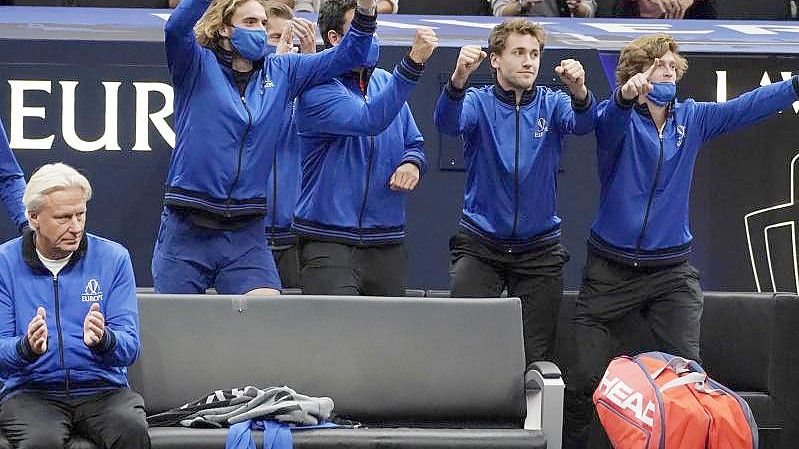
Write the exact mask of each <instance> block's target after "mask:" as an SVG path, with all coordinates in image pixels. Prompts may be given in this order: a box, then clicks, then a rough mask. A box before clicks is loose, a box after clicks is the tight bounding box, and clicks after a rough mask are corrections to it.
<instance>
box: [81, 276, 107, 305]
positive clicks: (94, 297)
mask: <svg viewBox="0 0 799 449" xmlns="http://www.w3.org/2000/svg"><path fill="white" fill-rule="evenodd" d="M80 300H81V301H82V302H99V301H102V300H103V291H102V289H101V288H100V282H99V281H97V279H94V278H92V279H89V281H88V282H86V287H84V288H83V294H82V295H80Z"/></svg>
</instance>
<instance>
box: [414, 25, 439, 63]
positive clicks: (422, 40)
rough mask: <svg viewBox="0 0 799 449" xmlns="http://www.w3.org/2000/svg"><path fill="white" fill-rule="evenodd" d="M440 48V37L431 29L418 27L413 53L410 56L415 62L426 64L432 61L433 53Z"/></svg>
mask: <svg viewBox="0 0 799 449" xmlns="http://www.w3.org/2000/svg"><path fill="white" fill-rule="evenodd" d="M436 47H438V36H437V35H436V32H435V31H434V30H433V29H432V28H429V27H417V28H416V35H415V36H414V37H413V45H412V46H411V52H410V53H409V54H408V56H410V58H411V59H412V60H413V62H415V63H417V64H424V63H425V62H427V60H428V59H430V56H431V55H432V54H433V51H434V50H435V49H436Z"/></svg>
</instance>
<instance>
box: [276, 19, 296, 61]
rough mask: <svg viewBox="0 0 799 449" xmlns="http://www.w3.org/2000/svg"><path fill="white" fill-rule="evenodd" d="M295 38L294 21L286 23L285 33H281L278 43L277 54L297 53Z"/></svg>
mask: <svg viewBox="0 0 799 449" xmlns="http://www.w3.org/2000/svg"><path fill="white" fill-rule="evenodd" d="M293 39H294V25H293V24H292V22H289V23H286V26H285V27H284V28H283V34H281V35H280V42H278V44H277V49H276V50H275V54H277V55H282V54H285V53H296V51H297V48H296V47H294V43H293V42H292V41H293Z"/></svg>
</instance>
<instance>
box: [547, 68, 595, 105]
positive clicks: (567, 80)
mask: <svg viewBox="0 0 799 449" xmlns="http://www.w3.org/2000/svg"><path fill="white" fill-rule="evenodd" d="M555 73H556V74H557V75H558V77H560V80H561V81H562V82H563V84H565V85H566V87H567V88H568V89H569V91H570V92H571V94H572V96H574V98H575V99H576V100H578V101H584V100H585V98H586V97H587V96H588V88H587V87H585V69H583V65H582V64H581V63H580V61H577V60H574V59H564V60H563V61H560V65H558V66H556V67H555Z"/></svg>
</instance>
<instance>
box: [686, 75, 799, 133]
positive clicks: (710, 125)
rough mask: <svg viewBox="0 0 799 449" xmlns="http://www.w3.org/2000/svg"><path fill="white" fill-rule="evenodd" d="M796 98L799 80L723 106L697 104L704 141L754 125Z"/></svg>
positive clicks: (787, 81) (777, 84)
mask: <svg viewBox="0 0 799 449" xmlns="http://www.w3.org/2000/svg"><path fill="white" fill-rule="evenodd" d="M798 98H799V77H797V76H794V77H792V78H791V79H789V80H786V81H780V82H779V83H774V84H770V85H768V86H762V87H758V88H757V89H754V90H752V91H749V92H747V93H745V94H743V95H741V96H739V97H737V98H734V99H732V100H730V101H727V102H724V103H697V104H696V105H697V107H698V111H699V120H700V123H701V128H702V133H703V136H704V139H705V140H708V139H712V138H713V137H715V136H718V135H719V134H723V133H726V132H729V131H734V130H736V129H738V128H741V127H743V126H746V125H751V124H753V123H757V122H759V121H760V120H763V119H765V118H766V117H768V116H769V115H771V114H774V113H776V112H778V111H781V110H783V109H785V108H787V107H789V106H790V105H791V104H792V103H793V102H794V101H796V100H797V99H798Z"/></svg>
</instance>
